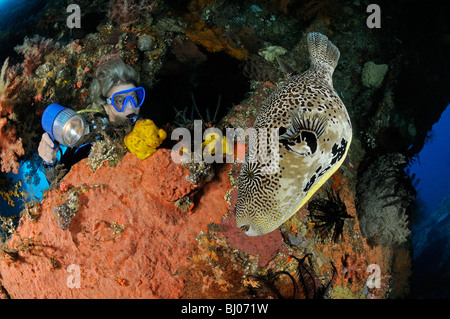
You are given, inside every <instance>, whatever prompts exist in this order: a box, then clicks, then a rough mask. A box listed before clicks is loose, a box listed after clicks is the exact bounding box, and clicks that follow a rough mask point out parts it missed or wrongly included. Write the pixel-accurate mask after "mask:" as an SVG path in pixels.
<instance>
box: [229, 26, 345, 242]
mask: <svg viewBox="0 0 450 319" xmlns="http://www.w3.org/2000/svg"><path fill="white" fill-rule="evenodd" d="M307 43H308V51H309V54H310V59H311V66H310V68H309V69H308V70H307V71H306V72H304V73H303V74H300V75H298V74H297V75H294V74H291V75H288V78H287V79H286V81H285V82H284V83H283V84H282V85H280V86H279V87H278V88H277V89H276V90H275V91H274V92H273V93H272V94H271V95H270V96H269V97H268V98H267V100H266V101H265V102H264V103H263V105H262V106H261V109H260V111H259V113H258V115H257V117H256V120H255V124H254V126H253V128H254V129H266V130H270V129H278V140H276V141H275V145H276V147H278V156H279V160H278V166H277V167H278V169H277V170H276V171H275V172H272V173H270V174H269V173H267V171H266V172H264V170H263V168H264V167H265V166H267V165H269V164H268V163H267V161H262V160H260V157H259V156H256V157H255V156H253V157H249V152H250V153H251V152H255V150H258V149H259V148H258V146H257V145H251V144H249V147H248V149H247V152H246V156H245V160H244V163H243V164H242V169H241V172H240V175H239V181H238V200H237V205H236V223H237V226H238V227H239V228H242V229H243V230H244V231H245V233H246V234H247V235H248V236H259V235H264V234H267V233H269V232H271V231H273V230H275V229H276V228H278V227H279V226H281V225H282V224H283V223H284V222H285V221H286V220H287V219H289V218H290V217H291V216H292V215H293V214H295V213H296V212H297V211H298V210H299V209H300V208H301V207H302V206H303V205H304V204H305V203H306V202H307V201H308V200H309V199H310V197H311V196H312V195H313V194H314V193H315V192H316V191H317V190H318V189H319V188H320V187H321V186H322V185H323V184H324V183H325V181H326V180H327V179H328V178H329V177H330V176H331V175H332V174H333V173H334V172H336V170H337V169H338V168H339V167H340V166H341V164H342V162H343V161H344V159H345V157H346V155H347V152H348V149H349V146H350V143H351V139H352V125H351V122H350V118H349V116H348V113H347V110H346V108H345V105H344V103H343V102H342V100H341V99H340V98H339V96H338V95H337V94H336V92H335V91H334V90H333V81H332V75H333V71H334V69H335V68H336V66H337V63H338V60H339V56H340V52H339V50H338V48H337V47H336V46H335V45H334V44H333V43H331V42H330V41H329V40H328V38H327V37H326V36H324V35H323V34H321V33H317V32H312V33H309V34H308V36H307ZM268 141H269V138H267V141H266V142H265V143H264V140H263V144H267V145H269V142H268ZM249 143H253V144H258V143H259V144H261V140H260V139H256V140H255V139H253V140H252V139H250V142H249ZM259 146H261V145H259ZM252 147H253V148H252ZM263 147H265V146H263ZM252 150H253V151H252ZM267 150H268V152H269V153H270V152H271V151H270V147H267ZM269 155H270V154H269ZM250 158H253V160H250Z"/></svg>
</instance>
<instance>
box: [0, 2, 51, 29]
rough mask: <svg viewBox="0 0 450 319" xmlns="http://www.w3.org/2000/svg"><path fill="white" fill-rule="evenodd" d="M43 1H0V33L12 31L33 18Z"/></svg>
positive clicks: (43, 4) (43, 3)
mask: <svg viewBox="0 0 450 319" xmlns="http://www.w3.org/2000/svg"><path fill="white" fill-rule="evenodd" d="M46 2H47V1H45V0H0V32H3V31H8V30H12V29H13V28H14V27H15V26H18V25H21V24H24V23H26V22H27V21H30V20H31V19H33V18H34V16H35V14H36V13H38V12H39V11H40V9H42V8H43V7H44V6H45V5H46Z"/></svg>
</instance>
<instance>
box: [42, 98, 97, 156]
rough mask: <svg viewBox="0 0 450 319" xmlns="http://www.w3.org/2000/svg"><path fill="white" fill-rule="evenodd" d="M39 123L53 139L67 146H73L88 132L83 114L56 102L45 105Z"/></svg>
mask: <svg viewBox="0 0 450 319" xmlns="http://www.w3.org/2000/svg"><path fill="white" fill-rule="evenodd" d="M41 123H42V128H43V129H44V130H45V131H46V132H47V133H48V134H49V135H50V137H51V139H52V140H53V141H56V142H58V143H60V144H62V145H65V146H67V147H74V146H75V145H77V144H78V143H79V142H80V140H81V139H82V138H83V136H85V135H86V134H88V133H89V126H88V124H87V122H86V120H85V119H84V117H83V116H81V115H80V114H78V113H77V112H75V111H74V110H71V109H69V108H66V107H64V106H61V105H59V104H57V103H53V104H50V105H49V106H47V108H46V109H45V111H44V114H42V121H41ZM55 145H56V144H55Z"/></svg>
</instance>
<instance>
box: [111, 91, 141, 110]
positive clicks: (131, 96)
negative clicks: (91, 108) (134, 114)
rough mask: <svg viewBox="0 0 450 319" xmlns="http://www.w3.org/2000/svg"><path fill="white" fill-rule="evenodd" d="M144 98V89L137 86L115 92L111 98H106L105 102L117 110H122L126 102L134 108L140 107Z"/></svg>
mask: <svg viewBox="0 0 450 319" xmlns="http://www.w3.org/2000/svg"><path fill="white" fill-rule="evenodd" d="M144 99H145V90H144V88H143V87H138V88H132V89H128V90H123V91H119V92H116V93H114V94H113V96H112V97H111V98H108V99H106V102H107V103H108V104H112V106H114V108H115V109H116V110H117V112H123V111H124V110H125V106H126V105H127V104H128V103H129V104H130V105H132V106H133V107H135V108H138V107H141V105H142V103H144Z"/></svg>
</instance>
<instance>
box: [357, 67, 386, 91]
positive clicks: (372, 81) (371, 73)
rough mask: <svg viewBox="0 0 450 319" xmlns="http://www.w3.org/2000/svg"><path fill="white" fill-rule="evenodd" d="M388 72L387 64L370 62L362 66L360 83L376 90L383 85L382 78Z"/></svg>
mask: <svg viewBox="0 0 450 319" xmlns="http://www.w3.org/2000/svg"><path fill="white" fill-rule="evenodd" d="M387 71H388V65H387V64H379V65H378V64H375V63H373V62H372V61H370V62H367V63H366V64H364V68H363V71H362V75H361V78H362V83H363V84H364V86H366V87H368V88H373V89H378V88H379V87H380V86H381V84H382V83H383V79H384V76H385V75H386V72H387Z"/></svg>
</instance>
